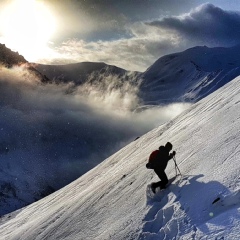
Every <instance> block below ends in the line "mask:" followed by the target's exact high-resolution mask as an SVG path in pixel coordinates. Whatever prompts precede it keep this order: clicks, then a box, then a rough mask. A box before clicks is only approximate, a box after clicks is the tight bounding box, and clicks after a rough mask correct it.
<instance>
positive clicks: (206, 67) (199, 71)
mask: <svg viewBox="0 0 240 240" xmlns="http://www.w3.org/2000/svg"><path fill="white" fill-rule="evenodd" d="M238 75H240V45H237V46H235V47H231V48H223V47H217V48H208V47H206V46H204V47H194V48H190V49H187V50H186V51H184V52H180V53H174V54H170V55H167V56H164V57H161V58H160V59H158V60H157V61H156V62H155V63H154V64H153V65H152V66H150V67H149V68H148V69H147V70H146V72H144V73H143V74H141V78H142V79H143V80H142V84H141V86H140V95H139V96H140V98H141V99H143V101H144V102H145V104H153V105H158V104H163V103H171V102H173V101H175V102H182V101H184V102H186V101H187V102H196V101H198V100H200V99H202V98H203V97H205V96H207V95H208V94H210V93H212V92H214V91H215V90H217V89H218V88H220V87H222V86H223V85H224V84H226V83H227V82H229V81H231V80H232V79H233V78H235V77H237V76H238Z"/></svg>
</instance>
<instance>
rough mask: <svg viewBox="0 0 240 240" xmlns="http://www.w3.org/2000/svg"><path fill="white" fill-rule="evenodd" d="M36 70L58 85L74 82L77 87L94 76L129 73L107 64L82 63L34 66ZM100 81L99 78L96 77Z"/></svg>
mask: <svg viewBox="0 0 240 240" xmlns="http://www.w3.org/2000/svg"><path fill="white" fill-rule="evenodd" d="M34 66H35V68H36V69H37V70H38V71H39V72H41V73H42V74H44V75H46V76H47V77H48V78H49V79H51V80H52V81H54V82H57V83H69V82H73V83H74V84H75V85H81V84H84V83H85V82H86V81H87V80H88V79H89V78H90V76H91V75H92V74H94V73H95V74H96V75H101V74H104V75H110V74H112V75H118V76H119V77H122V76H124V75H125V74H126V73H127V71H126V70H124V69H121V68H118V67H115V66H111V65H107V64H105V63H101V62H99V63H97V62H81V63H72V64H66V65H44V64H34ZM94 78H95V79H98V76H94Z"/></svg>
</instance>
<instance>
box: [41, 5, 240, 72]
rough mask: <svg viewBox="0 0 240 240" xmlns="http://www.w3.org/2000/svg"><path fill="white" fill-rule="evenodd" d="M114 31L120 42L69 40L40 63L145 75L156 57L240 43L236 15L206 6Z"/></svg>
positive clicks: (239, 22) (126, 24)
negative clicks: (92, 65) (91, 65)
mask: <svg viewBox="0 0 240 240" xmlns="http://www.w3.org/2000/svg"><path fill="white" fill-rule="evenodd" d="M118 27H119V29H121V30H117V32H118V31H122V34H121V37H120V38H119V37H118V38H117V39H116V38H115V39H111V40H106V39H105V40H104V39H103V40H98V41H87V40H79V39H77V38H71V39H69V40H67V41H64V42H63V43H62V44H61V45H58V46H56V48H55V51H56V56H54V58H51V59H50V60H46V59H45V60H43V61H45V62H48V63H70V62H82V61H97V62H98V61H102V62H105V63H108V64H113V65H116V66H118V67H121V68H124V69H127V70H134V71H145V70H146V68H148V67H149V66H150V65H151V64H152V63H153V62H154V61H155V60H157V59H158V58H159V57H161V56H163V55H166V54H169V53H174V52H178V51H182V50H185V49H186V48H189V47H193V46H196V45H207V46H209V47H216V46H233V45H236V44H239V43H240V41H239V39H240V38H239V37H240V36H239V31H238V29H239V27H240V13H239V12H234V11H226V10H223V9H221V8H219V7H216V6H214V5H212V4H209V3H207V4H203V5H200V6H199V7H197V8H195V9H192V10H191V11H190V12H189V13H185V14H182V15H178V16H172V17H163V18H160V19H157V20H154V21H148V22H140V21H136V22H130V21H127V20H126V21H124V23H122V24H121V26H118ZM111 31H115V30H114V29H112V30H111ZM123 32H124V34H123Z"/></svg>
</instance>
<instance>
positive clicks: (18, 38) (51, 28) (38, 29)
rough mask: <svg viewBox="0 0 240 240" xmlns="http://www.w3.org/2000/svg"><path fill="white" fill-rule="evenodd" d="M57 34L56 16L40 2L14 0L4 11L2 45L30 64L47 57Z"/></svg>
mask: <svg viewBox="0 0 240 240" xmlns="http://www.w3.org/2000/svg"><path fill="white" fill-rule="evenodd" d="M55 31H56V21H55V17H54V15H53V13H52V12H51V11H50V9H48V8H47V7H46V5H44V4H43V3H41V2H40V1H37V0H12V1H10V3H9V1H8V4H7V5H6V6H5V8H3V9H1V10H0V32H1V35H2V37H1V40H2V42H4V43H5V44H6V45H7V46H8V47H10V48H11V49H12V50H15V51H18V52H19V53H20V54H21V55H23V56H24V57H25V58H26V59H27V60H28V61H36V60H37V59H41V58H45V57H46V55H47V53H48V51H50V49H49V48H48V46H47V45H48V42H49V41H50V39H51V37H52V36H53V34H54V32H55Z"/></svg>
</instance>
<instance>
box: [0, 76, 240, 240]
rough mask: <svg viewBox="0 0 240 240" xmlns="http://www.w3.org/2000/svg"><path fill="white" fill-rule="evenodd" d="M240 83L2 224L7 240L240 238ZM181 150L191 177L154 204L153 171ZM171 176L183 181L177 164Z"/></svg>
mask: <svg viewBox="0 0 240 240" xmlns="http://www.w3.org/2000/svg"><path fill="white" fill-rule="evenodd" d="M239 83H240V77H238V78H236V79H235V80H233V81H231V82H230V83H228V84H226V85H225V86H223V87H222V88H221V89H219V90H217V91H215V92H214V93H212V94H211V95H209V96H207V97H206V98H204V99H202V100H201V101H199V102H197V103H195V104H193V105H192V107H190V108H189V109H188V110H186V111H185V112H184V113H182V114H181V115H179V116H178V117H177V118H175V119H173V120H171V121H169V122H167V123H166V124H164V125H162V126H160V127H158V128H155V129H153V130H152V131H150V132H148V133H147V134H145V135H144V136H142V137H140V138H139V139H137V140H136V141H134V142H132V143H131V144H129V145H127V146H126V147H124V148H123V149H121V150H120V151H118V152H116V153H115V154H114V155H112V156H111V157H109V158H108V159H106V160H105V161H104V162H102V163H101V164H99V165H98V166H97V167H95V168H94V169H92V170H91V171H89V172H87V173H86V174H85V175H83V176H82V177H80V178H79V179H77V180H76V181H75V182H73V183H71V184H69V185H68V186H66V187H65V188H63V189H61V190H59V191H57V192H55V193H53V194H51V195H49V196H48V197H46V198H44V199H42V200H40V201H38V202H36V203H34V204H32V205H30V206H28V207H26V208H24V209H21V210H19V211H17V212H14V213H11V214H9V215H6V216H4V217H3V218H2V219H1V225H0V236H1V237H2V238H3V239H8V240H13V239H19V240H21V239H22V240H23V239H24V240H28V239H29V240H30V239H41V240H44V239H48V240H49V239H65V240H67V239H69V240H70V239H89V240H90V239H91V240H93V239H99V240H100V239H101V240H102V239H114V240H115V239H119V240H121V239H124V240H130V239H180V240H183V239H205V238H207V239H231V240H237V239H239V236H240V179H239V172H240V165H239V158H240V149H239V141H240V136H239V131H240V125H239V119H240V88H239ZM167 141H170V142H172V143H173V146H174V150H176V152H177V155H176V160H177V163H178V166H179V168H180V171H181V173H182V174H183V177H182V178H180V177H178V178H177V179H175V180H174V181H173V183H172V184H171V185H170V186H169V187H168V188H167V189H166V190H163V191H162V192H158V193H157V194H156V195H155V196H151V192H150V191H149V187H148V184H150V183H151V182H152V181H157V179H158V178H157V177H156V175H155V174H154V172H153V171H152V170H148V169H146V167H145V164H146V163H147V159H148V156H149V154H150V153H151V152H152V151H153V150H154V149H156V148H158V147H159V145H160V144H165V143H166V142H167ZM167 175H168V176H169V177H170V178H172V177H174V176H175V167H174V163H173V161H171V162H170V164H169V165H168V168H167Z"/></svg>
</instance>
